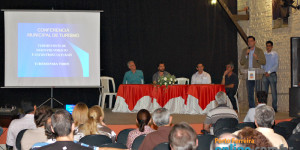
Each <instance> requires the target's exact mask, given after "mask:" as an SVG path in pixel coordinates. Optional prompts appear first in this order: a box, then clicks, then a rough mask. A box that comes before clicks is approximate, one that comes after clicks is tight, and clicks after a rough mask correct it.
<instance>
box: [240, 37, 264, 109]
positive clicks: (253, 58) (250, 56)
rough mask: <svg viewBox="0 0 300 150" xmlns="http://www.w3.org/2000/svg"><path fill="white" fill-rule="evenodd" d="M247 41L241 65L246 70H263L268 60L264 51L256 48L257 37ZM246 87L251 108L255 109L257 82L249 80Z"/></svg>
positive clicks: (249, 38) (248, 38)
mask: <svg viewBox="0 0 300 150" xmlns="http://www.w3.org/2000/svg"><path fill="white" fill-rule="evenodd" d="M247 41H248V47H247V48H244V49H243V51H242V55H241V59H240V64H241V65H242V66H244V69H251V68H261V65H265V64H266V58H265V54H264V52H263V50H262V49H260V48H258V47H256V46H255V37H253V36H248V37H247ZM246 85H247V91H248V101H249V108H254V107H255V103H254V87H255V81H254V80H248V79H247V81H246Z"/></svg>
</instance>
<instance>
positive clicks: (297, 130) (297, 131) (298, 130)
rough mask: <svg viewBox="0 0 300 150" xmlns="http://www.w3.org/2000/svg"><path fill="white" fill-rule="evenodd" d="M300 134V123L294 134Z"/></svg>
mask: <svg viewBox="0 0 300 150" xmlns="http://www.w3.org/2000/svg"><path fill="white" fill-rule="evenodd" d="M296 133H300V123H298V125H297V126H296V128H295V129H294V130H293V134H296Z"/></svg>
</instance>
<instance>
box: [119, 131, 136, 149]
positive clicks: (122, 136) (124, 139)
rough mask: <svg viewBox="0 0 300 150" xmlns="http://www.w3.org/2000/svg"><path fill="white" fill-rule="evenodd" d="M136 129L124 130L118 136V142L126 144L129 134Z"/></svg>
mask: <svg viewBox="0 0 300 150" xmlns="http://www.w3.org/2000/svg"><path fill="white" fill-rule="evenodd" d="M132 130H134V129H124V130H122V131H121V132H120V133H119V134H118V137H117V143H121V144H124V145H126V144H127V138H128V134H129V132H130V131H132Z"/></svg>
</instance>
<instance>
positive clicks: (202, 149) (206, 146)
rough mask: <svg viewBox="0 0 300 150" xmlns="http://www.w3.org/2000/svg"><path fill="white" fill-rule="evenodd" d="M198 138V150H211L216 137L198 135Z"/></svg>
mask: <svg viewBox="0 0 300 150" xmlns="http://www.w3.org/2000/svg"><path fill="white" fill-rule="evenodd" d="M197 138H198V147H197V150H210V143H211V141H212V140H214V138H215V136H213V135H208V134H207V135H197Z"/></svg>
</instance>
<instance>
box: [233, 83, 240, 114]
mask: <svg viewBox="0 0 300 150" xmlns="http://www.w3.org/2000/svg"><path fill="white" fill-rule="evenodd" d="M240 84H241V81H240V80H239V84H238V87H237V90H236V93H235V95H234V98H235V100H236V107H237V109H238V112H240V108H239V101H238V98H237V94H238V91H239V87H240Z"/></svg>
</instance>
